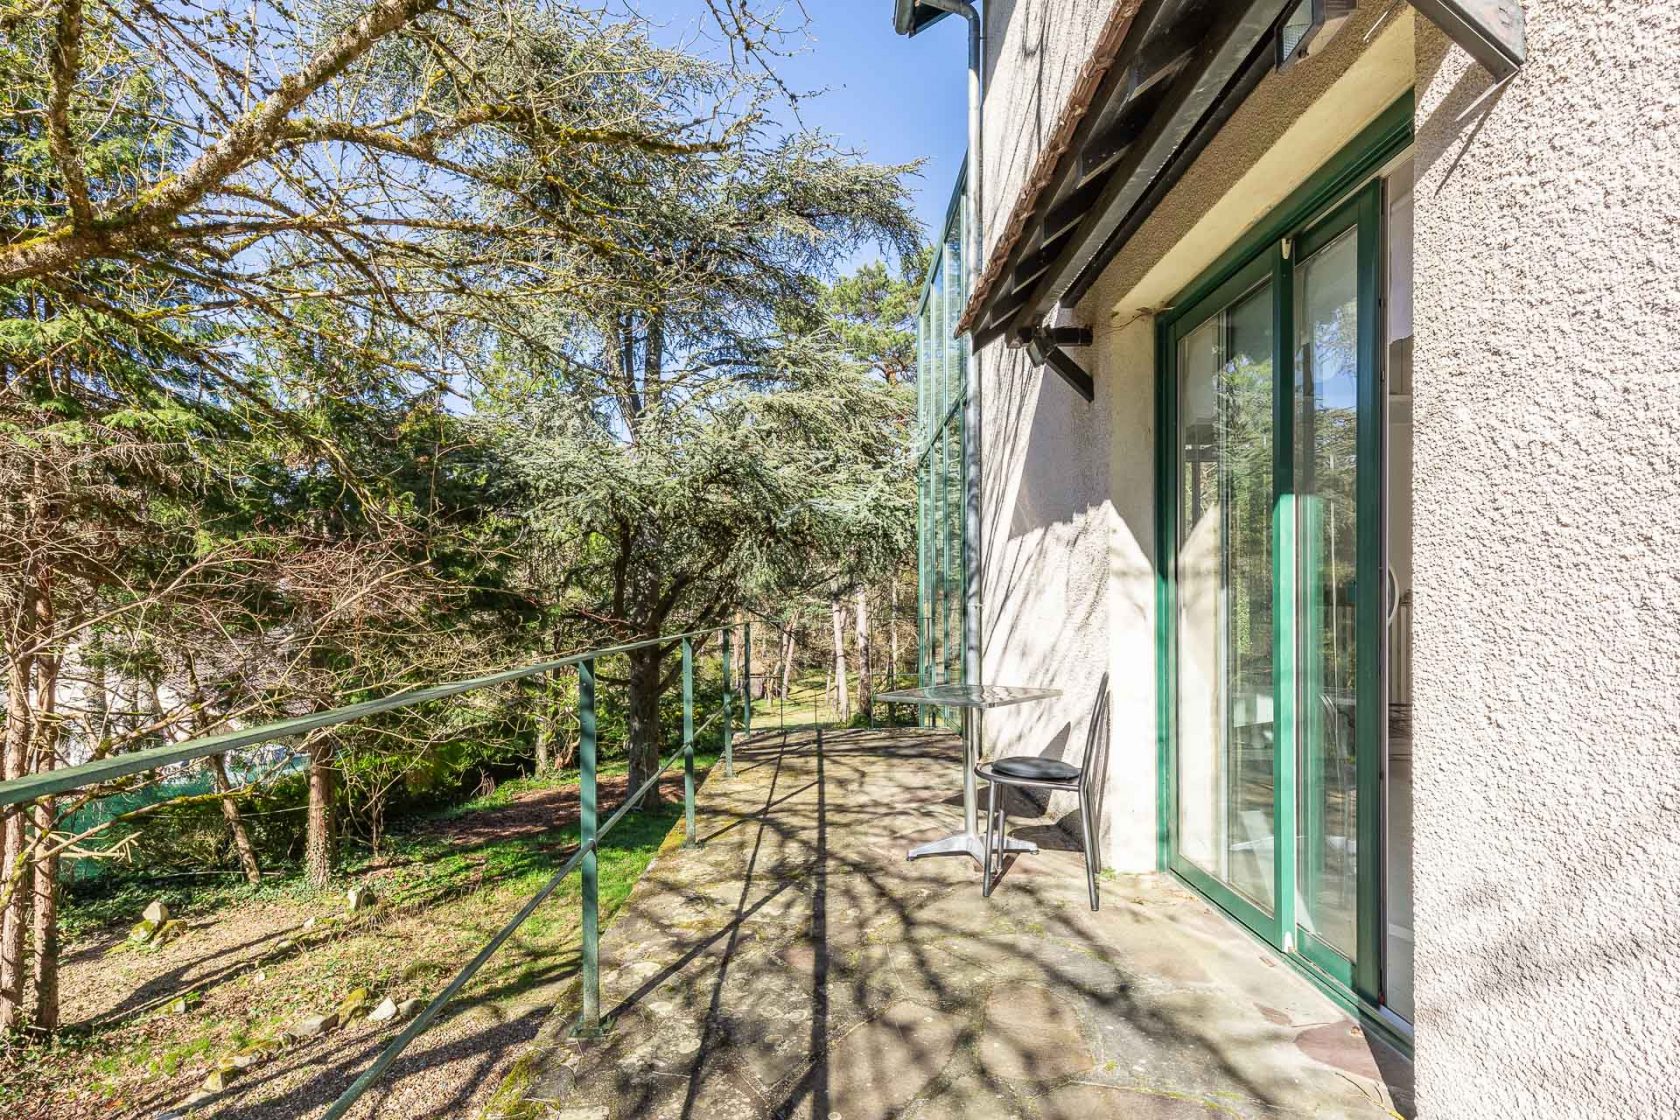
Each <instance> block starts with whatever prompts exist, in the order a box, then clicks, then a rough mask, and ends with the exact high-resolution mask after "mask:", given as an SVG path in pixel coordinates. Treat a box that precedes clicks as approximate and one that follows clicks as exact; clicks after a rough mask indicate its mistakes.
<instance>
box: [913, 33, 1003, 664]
mask: <svg viewBox="0 0 1680 1120" xmlns="http://www.w3.org/2000/svg"><path fill="white" fill-rule="evenodd" d="M917 2H918V3H919V4H921V5H922V6H923V7H925V8H937V9H938V10H940V11H942V12H950V13H951V14H952V15H958V16H961V17H962V18H963V19H965V20H967V21H968V189H967V192H966V193H967V196H968V198H967V206H968V245H967V246H966V247H965V248H964V250H963V280H964V284H963V290H964V292H965V293H966V294H968V295H972V294H973V293H974V290H975V287H976V283H977V281H978V280H979V277H980V262H981V260H982V258H983V257H984V256H985V252H986V241H985V237H984V235H983V234H982V232H981V229H980V215H981V213H982V211H981V209H980V199H981V194H980V181H981V179H982V177H983V176H984V173H985V166H986V165H985V161H984V160H983V159H981V157H980V109H981V98H982V94H983V89H982V83H981V78H982V75H983V74H984V73H985V65H986V33H985V29H984V27H983V25H982V24H981V17H980V13H979V11H978V10H976V8H975V7H974V4H973V2H972V0H917ZM970 337H971V338H972V335H971V336H970ZM967 380H968V385H967V389H968V392H967V395H966V396H965V397H964V399H963V433H964V436H963V475H964V486H963V584H964V588H965V594H964V602H963V680H964V681H965V682H967V683H968V684H976V685H977V684H980V683H981V680H980V604H981V596H980V571H981V569H980V461H981V457H980V433H981V428H980V421H981V417H982V415H983V413H982V412H981V408H980V403H981V401H980V398H981V382H980V355H979V354H978V353H976V352H975V351H974V349H973V347H972V346H970V348H969V352H968V379H967Z"/></svg>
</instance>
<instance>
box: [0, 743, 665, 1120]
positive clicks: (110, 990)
mask: <svg viewBox="0 0 1680 1120" xmlns="http://www.w3.org/2000/svg"><path fill="white" fill-rule="evenodd" d="M623 793H624V779H623V777H622V776H621V775H619V776H610V777H603V779H602V791H601V800H602V802H603V804H604V805H605V806H609V807H610V806H613V805H616V804H617V803H618V801H619V799H620V798H621V797H622V796H623ZM661 793H662V796H663V799H664V803H663V804H662V805H661V806H660V807H659V808H658V809H657V810H653V811H648V812H638V813H633V814H631V815H629V816H628V817H626V818H625V819H624V821H623V822H622V823H621V824H620V825H619V827H618V828H617V829H615V830H614V831H613V833H612V835H611V836H610V837H609V838H608V841H607V842H606V844H605V846H604V847H603V849H602V852H601V903H602V908H603V912H604V915H606V916H608V917H610V915H611V913H612V912H613V910H614V909H616V907H617V906H618V905H619V904H620V903H622V901H623V900H624V899H625V898H626V897H627V896H628V895H629V893H630V889H631V887H632V886H633V885H634V884H635V882H636V880H637V879H638V878H639V877H640V876H641V874H642V872H643V871H644V870H645V869H646V867H647V865H648V863H649V862H651V860H652V859H653V858H654V856H655V855H656V854H657V852H658V851H659V848H660V846H661V844H662V843H664V842H666V841H667V839H668V838H669V836H670V832H671V829H672V826H673V825H674V824H676V823H677V822H678V821H679V820H680V819H681V804H680V801H681V797H682V775H681V773H680V772H673V773H672V774H670V775H668V776H667V778H666V779H665V781H664V783H663V784H662V786H661ZM577 807H578V802H577V787H576V784H575V782H570V783H568V782H565V781H556V780H551V781H549V782H539V783H522V784H520V785H519V786H516V787H513V788H509V787H503V789H502V790H500V791H498V792H497V793H496V794H494V795H492V796H490V797H489V798H486V799H483V800H482V801H480V802H475V803H473V804H470V805H468V806H465V807H464V808H463V809H461V810H458V811H456V812H454V813H451V814H449V815H448V816H447V817H445V818H442V819H435V820H430V821H426V822H421V823H418V824H417V825H415V826H414V827H412V828H410V829H409V830H408V831H406V832H405V833H403V834H401V835H399V836H397V837H396V838H395V839H394V840H393V841H392V842H391V843H390V844H389V845H388V848H387V854H385V855H384V856H382V857H381V858H380V859H378V860H369V861H364V862H363V863H362V864H360V865H359V866H356V867H353V868H352V869H351V871H350V873H349V874H347V875H346V876H345V877H344V878H343V880H342V881H341V882H339V883H337V884H335V886H334V889H333V890H332V891H331V892H330V893H311V892H308V891H307V890H305V889H304V888H302V887H301V885H299V884H297V883H295V882H290V881H288V882H281V883H279V884H273V885H271V884H265V885H264V886H263V887H261V888H249V887H226V886H222V887H214V888H207V889H202V890H197V891H191V892H186V894H185V897H186V899H187V900H186V901H185V903H184V904H179V905H177V907H176V916H177V917H179V918H182V919H183V920H184V921H185V923H186V925H187V932H186V934H185V936H183V937H181V938H180V939H179V940H177V941H175V942H173V943H171V944H168V945H165V946H163V947H161V948H159V949H156V950H134V949H132V948H130V947H129V946H127V945H126V944H125V943H124V938H125V936H126V934H127V929H128V925H129V924H130V923H132V922H133V921H134V920H136V919H137V917H138V913H137V912H136V913H132V914H120V915H119V914H114V913H101V914H100V915H99V916H100V917H102V918H104V919H105V921H104V924H102V925H99V926H96V927H94V928H92V929H90V930H88V931H87V932H86V933H84V934H83V935H82V936H80V937H79V938H78V940H77V941H76V942H74V943H73V944H72V945H70V946H69V947H68V949H67V951H66V953H65V957H64V964H63V975H62V1006H63V1016H64V1023H65V1025H66V1027H67V1029H66V1030H65V1031H63V1032H61V1037H60V1038H59V1040H57V1041H56V1042H54V1043H53V1044H52V1045H50V1046H46V1045H42V1046H32V1047H24V1046H17V1045H14V1046H13V1047H12V1048H11V1049H10V1050H8V1051H6V1052H5V1053H4V1054H3V1055H0V1114H3V1115H5V1116H6V1117H8V1118H16V1120H92V1118H94V1117H100V1118H105V1117H112V1118H118V1117H122V1118H126V1117H141V1116H155V1115H158V1114H161V1113H165V1112H168V1111H170V1110H172V1109H173V1108H175V1107H176V1106H178V1105H179V1104H180V1102H182V1101H183V1100H184V1099H186V1098H187V1097H188V1096H189V1095H190V1094H191V1093H193V1092H194V1091H195V1090H197V1089H198V1088H199V1086H200V1085H201V1083H202V1082H203V1081H204V1079H205V1077H206V1075H207V1074H209V1072H210V1071H211V1070H212V1069H213V1068H214V1067H215V1065H216V1064H217V1062H218V1061H220V1060H222V1059H224V1058H227V1057H229V1056H231V1055H233V1054H234V1053H236V1052H238V1051H239V1050H240V1049H241V1048H243V1047H247V1046H250V1045H252V1044H259V1045H260V1044H262V1043H265V1042H268V1041H271V1040H274V1039H277V1038H278V1037H279V1036H280V1034H281V1032H282V1031H284V1030H285V1029H286V1028H287V1027H288V1026H289V1025H291V1024H293V1023H296V1022H297V1021H298V1020H299V1019H302V1018H304V1017H305V1016H308V1015H318V1014H325V1013H327V1012H330V1011H332V1010H333V1009H334V1008H335V1007H336V1006H337V1005H338V1003H339V1001H340V1000H341V999H343V998H344V996H345V995H346V994H347V993H349V992H351V991H353V990H354V989H357V988H365V989H366V990H367V992H368V994H369V1003H368V1006H369V1007H370V1008H371V1007H372V1006H374V1005H375V1004H377V1003H378V1002H379V1000H380V999H382V998H384V997H386V996H390V997H392V998H393V999H394V1000H396V1001H397V1002H399V1003H400V1002H401V1001H403V1000H405V999H408V998H412V997H419V998H422V999H429V998H431V997H432V996H433V995H434V994H436V993H437V992H438V991H439V990H440V989H441V988H442V987H443V985H444V984H445V983H447V982H448V980H449V978H450V977H452V976H453V975H454V974H455V972H456V971H457V970H458V969H459V968H460V967H461V966H462V965H463V964H465V963H466V962H467V961H468V960H469V959H471V957H472V956H473V955H474V954H475V953H476V952H477V951H478V949H479V948H480V947H481V946H482V945H483V944H484V942H485V941H487V940H488V939H489V938H490V937H491V935H492V934H494V933H495V932H496V930H497V929H499V928H500V927H501V926H502V924H503V923H504V922H505V921H506V920H507V919H508V918H509V917H511V916H512V914H513V913H514V912H515V911H516V910H518V908H519V907H520V906H521V905H522V904H523V903H524V902H525V900H526V899H527V898H529V897H530V895H531V894H532V893H533V892H535V891H536V890H537V888H538V887H540V886H541V885H542V884H543V882H545V881H546V880H547V879H548V877H549V876H550V875H552V874H553V872H554V871H555V870H556V869H557V868H558V867H559V866H560V864H562V863H563V862H564V861H565V859H566V858H567V857H568V856H569V855H570V854H571V852H572V851H573V850H575V845H576V842H577ZM357 883H361V884H364V885H367V886H371V887H372V888H373V890H374V892H375V894H376V896H377V898H378V903H377V904H376V906H375V907H374V908H373V909H372V910H371V911H368V912H365V913H363V914H359V915H349V914H347V912H346V911H347V906H346V903H345V899H344V892H345V891H346V890H347V889H348V888H349V887H351V886H353V885H355V884H357ZM174 895H175V897H177V898H181V897H183V892H181V891H180V889H179V888H178V887H176V889H175V890H174ZM311 919H313V920H314V921H313V923H311ZM577 926H578V883H577V877H576V876H575V875H574V876H571V877H569V878H568V879H567V881H566V882H565V884H563V885H562V887H561V888H560V889H559V890H558V891H557V892H556V893H555V894H554V895H553V896H552V897H551V898H550V899H549V900H548V901H547V902H546V903H545V904H544V905H543V906H542V908H541V909H539V910H538V911H537V912H536V914H534V915H533V916H532V918H531V919H530V921H529V922H527V923H526V924H525V926H524V927H523V928H522V929H521V930H520V932H519V933H518V934H516V935H515V936H514V937H513V938H512V939H511V940H510V941H509V942H508V943H507V944H506V945H505V946H504V947H503V949H502V951H501V952H500V953H499V954H498V955H497V956H496V957H494V958H493V959H492V960H491V962H490V963H489V964H488V965H486V966H485V968H484V970H483V971H482V972H480V973H479V976H478V978H477V979H476V980H475V981H474V982H473V983H472V984H471V985H469V986H468V987H467V989H466V990H465V991H464V992H462V993H461V995H460V996H459V997H458V998H457V999H456V1000H455V1002H454V1003H453V1004H452V1005H451V1007H450V1009H449V1010H447V1011H446V1012H445V1013H444V1015H443V1016H442V1017H441V1018H440V1019H439V1020H438V1021H437V1022H436V1023H435V1024H434V1025H433V1027H432V1028H431V1029H430V1030H429V1031H428V1032H427V1033H426V1034H424V1035H423V1036H421V1038H420V1039H419V1040H417V1041H416V1042H415V1043H414V1044H413V1046H411V1047H410V1049H409V1050H408V1052H407V1053H406V1054H405V1055H404V1057H403V1058H402V1059H401V1060H400V1061H399V1062H398V1063H397V1064H396V1065H395V1066H393V1067H392V1069H391V1070H390V1071H389V1072H388V1073H387V1074H386V1076H385V1077H384V1078H383V1079H382V1081H381V1083H380V1085H379V1086H377V1087H376V1088H375V1089H374V1090H372V1091H370V1092H369V1093H368V1094H367V1095H366V1096H365V1097H364V1098H363V1100H362V1102H361V1103H360V1105H359V1106H358V1107H357V1109H356V1111H355V1112H353V1113H352V1115H353V1116H391V1117H399V1116H400V1117H404V1118H413V1120H425V1118H432V1117H443V1116H470V1115H475V1114H476V1113H477V1112H478V1110H479V1109H480V1108H481V1107H482V1105H483V1103H484V1102H485V1101H486V1100H487V1099H488V1098H489V1097H490V1095H491V1094H492V1093H493V1092H494V1091H495V1089H496V1086H497V1085H498V1084H499V1083H500V1081H501V1079H502V1078H503V1076H504V1075H505V1074H506V1072H507V1070H508V1069H509V1068H510V1067H511V1066H512V1064H513V1063H514V1062H515V1061H516V1060H517V1058H518V1056H519V1052H520V1049H521V1047H522V1045H523V1043H524V1042H526V1041H528V1040H529V1039H530V1038H531V1037H532V1036H533V1035H534V1034H535V1033H536V1030H537V1028H538V1026H539V1025H540V1024H541V1022H542V1021H543V1019H544V1017H545V1015H546V1013H547V1010H548V1008H550V1007H551V1006H553V1004H554V1003H555V1002H556V998H557V996H558V995H559V994H560V992H561V991H562V990H563V987H564V985H566V984H567V983H569V982H571V981H572V980H573V977H574V973H575V969H576V964H577ZM182 997H185V999H184V1000H183V998H182ZM401 1027H402V1024H400V1023H397V1024H393V1023H382V1024H375V1023H369V1022H367V1021H366V1020H365V1019H363V1020H358V1021H356V1022H353V1023H351V1024H349V1025H347V1026H345V1027H342V1028H340V1029H338V1030H336V1031H333V1032H331V1033H330V1034H327V1035H325V1036H323V1037H321V1038H316V1039H313V1040H309V1041H306V1042H302V1043H297V1044H294V1045H291V1046H287V1047H286V1048H284V1049H282V1050H280V1051H278V1053H276V1054H275V1055H274V1056H272V1057H270V1058H267V1059H265V1060H263V1061H261V1062H260V1063H258V1064H257V1065H255V1066H253V1067H251V1068H250V1069H248V1070H246V1071H244V1072H242V1073H240V1074H238V1075H236V1076H233V1077H230V1078H229V1081H228V1087H227V1089H226V1091H224V1092H223V1093H220V1094H217V1095H215V1096H214V1097H212V1098H210V1099H207V1100H205V1101H204V1102H203V1103H202V1104H201V1105H200V1106H199V1107H198V1108H197V1109H195V1110H194V1112H193V1115H194V1116H203V1117H216V1116H236V1115H237V1116H240V1117H251V1118H268V1117H273V1118H276V1120H278V1118H281V1117H285V1118H287V1120H292V1118H299V1120H301V1118H305V1117H309V1116H315V1115H319V1114H320V1113H321V1112H322V1111H324V1110H325V1108H326V1107H327V1105H328V1104H329V1103H330V1102H331V1101H332V1100H333V1099H334V1098H335V1097H336V1096H337V1095H338V1094H339V1093H340V1092H341V1091H342V1090H343V1089H344V1088H345V1087H346V1086H348V1085H349V1084H350V1082H351V1081H352V1080H354V1078H355V1077H356V1075H357V1074H359V1073H360V1072H361V1071H362V1070H363V1069H364V1068H366V1066H367V1065H368V1063H369V1062H371V1061H372V1060H373V1058H374V1056H375V1055H376V1054H377V1053H378V1051H379V1049H380V1048H381V1047H382V1046H383V1045H384V1044H385V1043H386V1042H387V1041H389V1039H390V1038H391V1037H392V1036H394V1035H395V1034H396V1033H397V1032H398V1031H399V1030H400V1029H401Z"/></svg>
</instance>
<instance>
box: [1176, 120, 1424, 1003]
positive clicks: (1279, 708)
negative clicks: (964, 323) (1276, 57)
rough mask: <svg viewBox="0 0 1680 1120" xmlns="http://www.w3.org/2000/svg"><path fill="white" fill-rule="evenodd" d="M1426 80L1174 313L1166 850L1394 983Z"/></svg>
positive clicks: (1306, 946)
mask: <svg viewBox="0 0 1680 1120" xmlns="http://www.w3.org/2000/svg"><path fill="white" fill-rule="evenodd" d="M1410 120H1411V104H1410V99H1409V98H1408V99H1406V101H1404V102H1403V103H1401V104H1400V105H1397V106H1395V108H1394V109H1392V110H1390V112H1389V113H1387V114H1385V115H1384V118H1383V119H1381V120H1379V121H1378V122H1377V123H1376V124H1374V125H1373V126H1372V128H1371V129H1370V130H1369V131H1368V132H1367V134H1366V135H1365V136H1364V137H1362V138H1361V142H1359V143H1356V144H1355V145H1354V147H1353V148H1352V149H1350V151H1349V152H1347V153H1344V154H1343V155H1342V156H1340V157H1338V159H1337V160H1336V161H1333V164H1332V166H1331V167H1329V168H1326V169H1325V170H1324V171H1323V172H1322V173H1321V174H1320V175H1319V176H1316V177H1314V179H1313V180H1311V181H1310V182H1309V183H1308V184H1307V186H1305V187H1303V188H1302V190H1301V191H1300V192H1298V194H1297V195H1296V196H1295V198H1294V199H1292V200H1291V202H1290V203H1289V204H1286V206H1285V207H1284V208H1283V209H1282V210H1281V211H1280V212H1279V213H1278V214H1276V215H1273V216H1272V217H1271V218H1269V219H1268V220H1267V221H1265V222H1263V223H1261V227H1260V229H1259V230H1258V231H1257V233H1256V235H1255V237H1254V238H1253V239H1251V240H1250V241H1249V242H1247V243H1246V244H1245V246H1242V247H1239V248H1238V249H1236V250H1233V252H1232V253H1231V254H1228V255H1227V257H1226V258H1225V259H1224V260H1223V261H1222V262H1221V263H1220V265H1219V266H1217V267H1216V268H1215V269H1214V270H1213V272H1212V273H1210V275H1209V276H1208V277H1207V278H1205V279H1204V280H1203V281H1202V282H1200V283H1199V284H1198V285H1196V286H1194V287H1193V288H1192V289H1191V290H1190V291H1189V292H1187V293H1186V294H1185V296H1184V297H1182V298H1180V299H1179V300H1178V301H1176V302H1175V304H1174V307H1173V310H1172V311H1171V312H1170V313H1168V314H1166V315H1164V316H1162V318H1161V320H1160V325H1159V337H1158V352H1157V358H1158V365H1159V368H1160V370H1161V371H1162V377H1161V381H1160V393H1159V397H1158V401H1159V411H1158V416H1157V423H1158V428H1157V431H1158V432H1160V433H1161V439H1160V448H1161V454H1160V460H1159V467H1158V469H1159V475H1160V483H1161V487H1160V494H1159V505H1158V510H1159V524H1158V526H1157V530H1158V542H1159V548H1160V555H1159V573H1160V579H1159V582H1158V608H1159V614H1158V619H1159V622H1158V631H1159V632H1158V639H1159V645H1160V649H1159V658H1160V664H1161V674H1160V681H1159V704H1160V723H1161V802H1162V811H1161V861H1162V864H1163V866H1164V867H1165V868H1167V869H1169V870H1171V871H1172V872H1174V873H1175V874H1177V875H1178V876H1179V877H1180V878H1182V879H1183V880H1184V881H1186V882H1187V883H1189V884H1190V885H1191V886H1193V887H1194V888H1196V889H1197V890H1198V891H1200V892H1201V893H1202V894H1204V895H1206V896H1207V897H1208V898H1209V899H1210V900H1211V901H1213V902H1214V903H1215V904H1217V905H1218V906H1220V907H1221V908H1223V909H1224V910H1225V911H1226V912H1228V913H1230V914H1231V915H1232V916H1233V917H1235V918H1237V919H1238V920H1239V921H1241V922H1243V923H1244V924H1245V925H1247V926H1248V927H1249V928H1250V929H1251V930H1253V931H1254V932H1255V933H1256V934H1257V935H1259V936H1260V937H1262V938H1264V939H1265V940H1266V941H1267V942H1268V943H1270V944H1271V945H1272V946H1273V947H1274V948H1276V949H1277V950H1278V951H1279V952H1281V953H1284V954H1286V955H1288V956H1289V957H1290V958H1291V959H1292V960H1293V961H1294V962H1295V963H1296V964H1297V965H1298V966H1299V967H1301V968H1302V969H1303V970H1305V971H1307V972H1308V973H1309V974H1310V975H1313V976H1314V977H1315V978H1316V979H1318V980H1319V981H1320V983H1322V984H1323V985H1325V987H1326V988H1327V989H1330V990H1333V991H1335V992H1340V993H1342V998H1343V999H1344V1001H1345V1002H1347V1003H1348V1004H1350V1005H1360V1006H1365V1007H1367V1008H1373V1009H1374V1008H1378V1007H1380V1006H1381V1005H1382V1002H1383V976H1384V973H1383V960H1382V954H1383V952H1384V945H1383V940H1382V937H1381V931H1382V930H1383V929H1384V925H1383V921H1384V919H1383V910H1384V906H1385V896H1384V878H1383V876H1384V865H1383V863H1382V854H1383V849H1384V844H1385V837H1384V832H1383V825H1384V809H1383V805H1384V786H1383V757H1384V751H1385V750H1386V749H1387V747H1386V743H1387V740H1386V738H1385V726H1386V722H1387V720H1388V689H1387V686H1386V683H1385V676H1384V658H1385V650H1386V649H1387V646H1388V639H1387V624H1388V621H1389V617H1390V615H1391V613H1392V612H1388V611H1385V603H1384V596H1383V594H1382V589H1383V588H1384V586H1385V579H1386V578H1387V575H1388V572H1387V568H1386V559H1385V554H1384V548H1385V542H1384V532H1385V529H1384V526H1385V520H1384V519H1385V492H1386V491H1385V485H1386V474H1385V471H1386V466H1385V457H1384V447H1383V441H1384V433H1385V416H1386V413H1385V396H1384V392H1385V390H1384V373H1383V361H1384V345H1383V339H1384V337H1385V336H1384V324H1383V316H1382V293H1383V278H1384V214H1385V211H1384V189H1385V187H1384V179H1383V177H1382V174H1381V171H1382V168H1383V167H1384V165H1385V163H1386V162H1388V161H1390V160H1392V159H1393V158H1394V157H1395V156H1396V155H1397V154H1399V153H1400V152H1401V151H1402V150H1403V149H1404V147H1405V145H1406V144H1407V143H1408V142H1409V139H1410Z"/></svg>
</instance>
